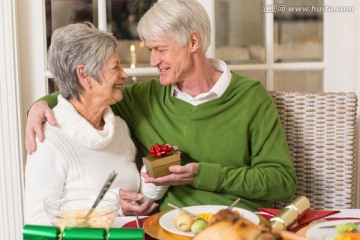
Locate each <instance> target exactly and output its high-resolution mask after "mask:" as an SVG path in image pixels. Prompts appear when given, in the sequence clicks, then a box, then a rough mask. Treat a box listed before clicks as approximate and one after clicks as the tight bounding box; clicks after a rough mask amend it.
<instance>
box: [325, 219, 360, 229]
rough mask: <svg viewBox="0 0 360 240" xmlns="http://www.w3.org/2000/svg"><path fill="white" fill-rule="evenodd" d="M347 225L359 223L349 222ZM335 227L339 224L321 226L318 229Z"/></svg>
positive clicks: (359, 222)
mask: <svg viewBox="0 0 360 240" xmlns="http://www.w3.org/2000/svg"><path fill="white" fill-rule="evenodd" d="M349 223H353V224H356V225H358V224H360V221H358V222H351V221H349ZM337 225H339V224H333V225H327V226H321V227H319V228H334V227H336V226H337Z"/></svg>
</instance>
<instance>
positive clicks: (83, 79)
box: [76, 64, 91, 89]
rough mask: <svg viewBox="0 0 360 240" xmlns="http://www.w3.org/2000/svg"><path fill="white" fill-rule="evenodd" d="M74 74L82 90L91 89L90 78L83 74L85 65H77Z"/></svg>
mask: <svg viewBox="0 0 360 240" xmlns="http://www.w3.org/2000/svg"><path fill="white" fill-rule="evenodd" d="M76 74H77V77H78V80H79V83H80V85H81V86H82V87H83V88H84V89H88V88H90V87H91V81H90V78H89V77H88V76H87V74H86V72H85V65H83V64H82V65H79V66H78V67H77V68H76Z"/></svg>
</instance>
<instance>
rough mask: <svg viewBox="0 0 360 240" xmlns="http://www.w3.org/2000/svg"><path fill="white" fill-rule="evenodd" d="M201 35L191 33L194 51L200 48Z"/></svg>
mask: <svg viewBox="0 0 360 240" xmlns="http://www.w3.org/2000/svg"><path fill="white" fill-rule="evenodd" d="M200 44H201V41H200V36H199V34H198V33H196V32H192V33H191V34H190V48H191V51H192V52H196V51H197V50H198V49H199V48H200Z"/></svg>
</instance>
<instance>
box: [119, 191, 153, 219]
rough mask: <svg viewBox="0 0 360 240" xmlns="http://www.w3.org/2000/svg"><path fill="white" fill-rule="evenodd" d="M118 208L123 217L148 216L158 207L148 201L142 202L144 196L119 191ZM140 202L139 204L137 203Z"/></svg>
mask: <svg viewBox="0 0 360 240" xmlns="http://www.w3.org/2000/svg"><path fill="white" fill-rule="evenodd" d="M119 194H120V206H121V210H122V211H123V213H124V215H125V216H148V215H150V214H151V213H152V212H153V211H154V210H155V208H157V207H158V206H159V205H158V204H157V203H154V202H153V201H150V200H144V201H142V200H143V198H144V195H143V194H141V193H137V192H131V191H127V190H123V189H121V190H120V192H119ZM140 201H142V202H141V203H139V202H140Z"/></svg>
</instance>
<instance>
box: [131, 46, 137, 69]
mask: <svg viewBox="0 0 360 240" xmlns="http://www.w3.org/2000/svg"><path fill="white" fill-rule="evenodd" d="M130 54H131V66H130V67H131V68H135V64H136V53H135V45H134V44H131V46H130Z"/></svg>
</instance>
